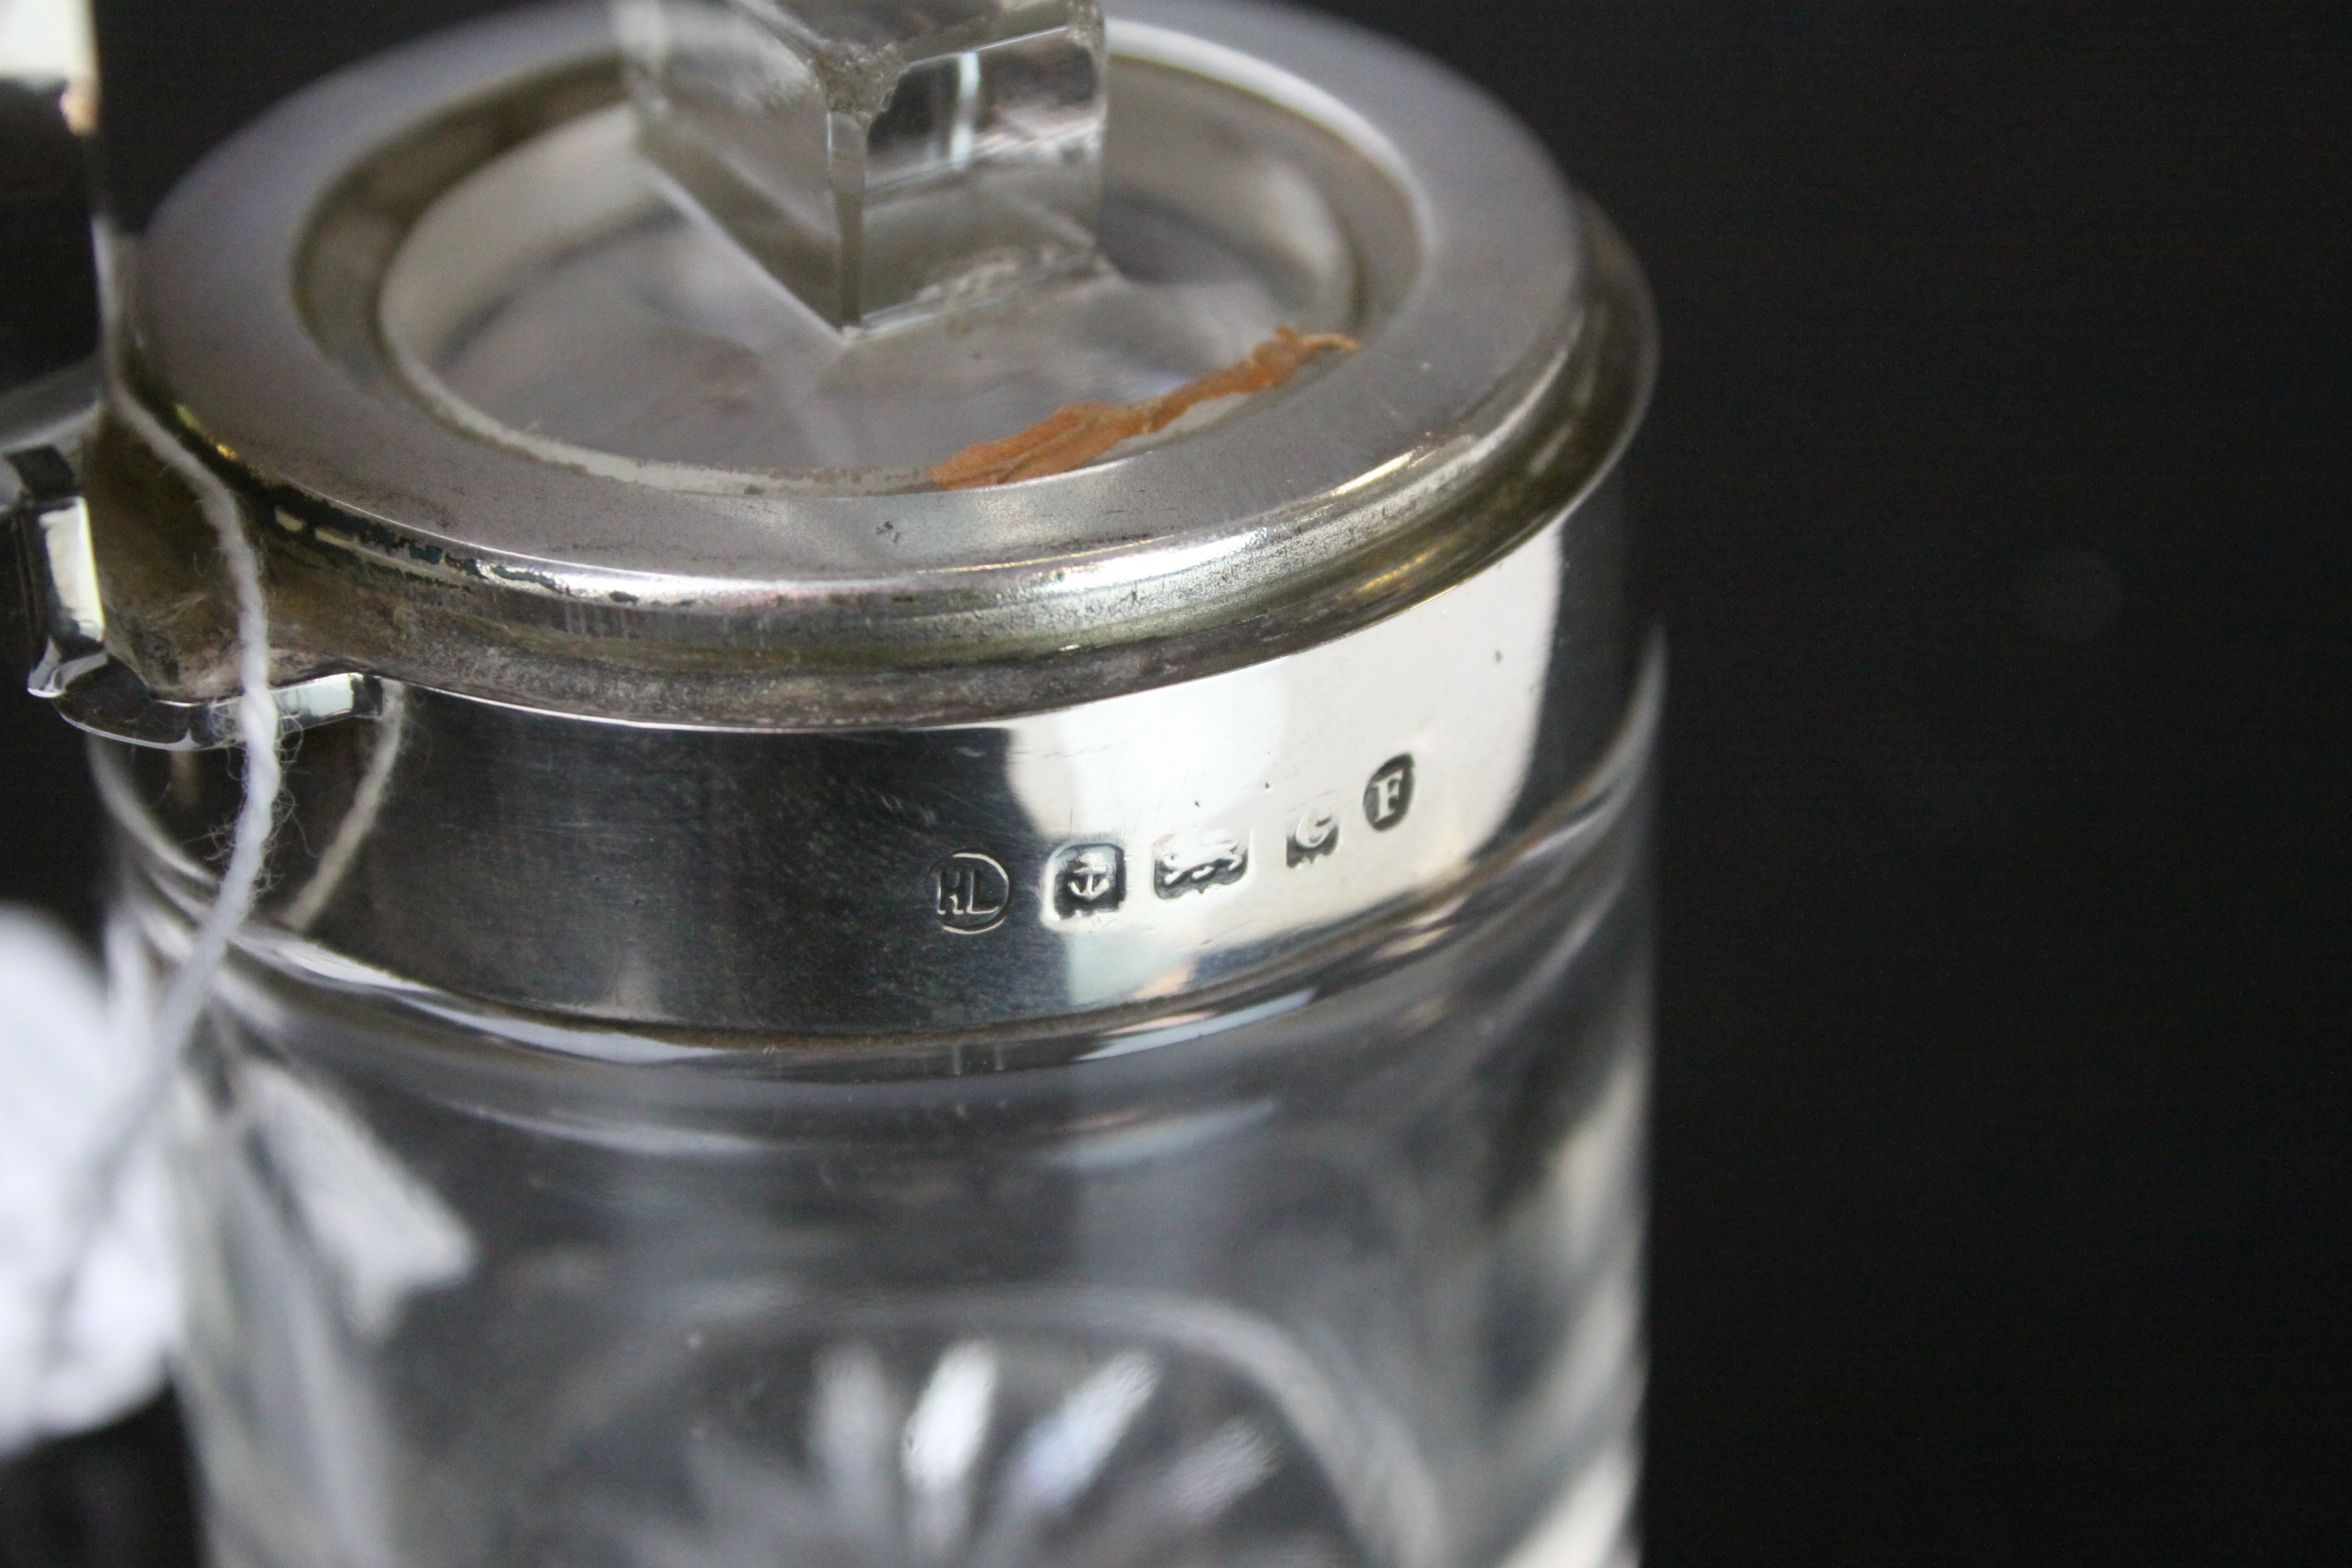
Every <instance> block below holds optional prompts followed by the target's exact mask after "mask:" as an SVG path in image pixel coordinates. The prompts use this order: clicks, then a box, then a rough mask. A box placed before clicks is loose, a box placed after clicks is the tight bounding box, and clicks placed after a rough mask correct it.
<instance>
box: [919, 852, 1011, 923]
mask: <svg viewBox="0 0 2352 1568" xmlns="http://www.w3.org/2000/svg"><path fill="white" fill-rule="evenodd" d="M931 893H932V908H933V909H934V910H935V911H936V912H937V914H938V916H939V923H940V925H942V926H943V927H945V928H946V929H948V930H950V931H953V932H955V933H957V934H958V935H961V936H976V935H978V934H979V933H980V932H982V931H993V930H995V929H996V928H997V927H998V926H1000V925H1002V924H1004V917H1005V911H1006V910H1007V909H1008V908H1009V907H1011V905H1012V901H1013V884H1012V879H1011V878H1010V877H1007V876H1006V875H1005V868H1004V867H1003V866H1001V865H999V864H997V863H996V861H994V860H992V859H991V858H989V857H988V856H986V855H982V854H978V853H975V852H973V851H970V850H967V851H965V852H963V853H962V854H957V855H950V856H948V857H947V858H946V859H945V860H942V861H941V862H940V863H939V864H938V865H936V866H934V867H932V868H931Z"/></svg>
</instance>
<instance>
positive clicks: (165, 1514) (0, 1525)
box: [0, 1399, 196, 1568]
mask: <svg viewBox="0 0 2352 1568" xmlns="http://www.w3.org/2000/svg"><path fill="white" fill-rule="evenodd" d="M195 1527H196V1525H195V1516H194V1513H193V1512H192V1511H191V1509H190V1508H189V1505H188V1480H187V1476H186V1473H185V1468H184V1465H183V1462H182V1460H181V1455H180V1429H179V1416H178V1413H177V1411H176V1410H175V1409H174V1408H173V1406H172V1403H171V1401H169V1400H168V1399H167V1400H162V1401H159V1402H157V1403H156V1404H153V1405H150V1406H149V1407H147V1408H146V1409H145V1410H142V1411H140V1412H139V1413H137V1414H136V1415H133V1416H131V1417H129V1418H127V1419H125V1420H122V1421H118V1422H116V1423H115V1424H114V1425H112V1426H110V1427H106V1428H104V1429H103V1430H100V1431H97V1432H92V1433H90V1434H88V1435H87V1436H85V1437H77V1438H74V1439H71V1440H70V1441H67V1442H62V1443H54V1444H51V1445H50V1446H49V1447H48V1448H45V1449H43V1450H42V1451H41V1452H39V1453H37V1454H35V1455H33V1456H32V1457H31V1458H29V1459H24V1460H20V1461H19V1462H17V1463H16V1464H14V1465H10V1466H7V1467H5V1468H0V1564H5V1565H7V1568H165V1565H167V1564H168V1565H174V1568H176V1565H179V1564H187V1565H189V1568H193V1565H194V1564H195V1562H196V1551H195Z"/></svg>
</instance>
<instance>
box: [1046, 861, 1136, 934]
mask: <svg viewBox="0 0 2352 1568" xmlns="http://www.w3.org/2000/svg"><path fill="white" fill-rule="evenodd" d="M1126 901H1127V857H1126V855H1125V853H1124V852H1122V851H1121V850H1120V848H1119V846H1118V845H1116V844H1080V845H1079V846H1077V847H1076V848H1075V849H1065V850H1063V851H1062V853H1061V854H1060V855H1059V856H1058V857H1057V858H1056V861H1055V866H1054V873H1053V907H1054V913H1055V914H1057V915H1060V916H1061V917H1062V918H1063V919H1065V920H1067V919H1071V918H1073V917H1076V916H1081V915H1107V914H1109V913H1110V912H1111V911H1112V910H1114V909H1117V908H1118V907H1119V906H1120V905H1121V904H1123V903H1125V902H1126Z"/></svg>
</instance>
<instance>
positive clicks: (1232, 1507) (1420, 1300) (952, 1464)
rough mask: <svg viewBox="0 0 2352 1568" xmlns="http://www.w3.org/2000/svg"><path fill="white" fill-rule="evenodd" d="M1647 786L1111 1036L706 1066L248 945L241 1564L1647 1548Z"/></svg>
mask: <svg viewBox="0 0 2352 1568" xmlns="http://www.w3.org/2000/svg"><path fill="white" fill-rule="evenodd" d="M1644 818H1645V812H1644V811H1643V810H1642V809H1641V807H1640V805H1639V803H1638V802H1637V803H1636V805H1635V808H1634V809H1632V810H1631V811H1629V812H1628V813H1626V814H1625V815H1624V816H1623V817H1622V818H1621V819H1620V820H1619V822H1618V823H1617V825H1616V826H1615V827H1613V828H1612V829H1611V830H1610V831H1609V832H1608V833H1606V834H1605V835H1604V836H1603V837H1602V838H1601V839H1600V840H1599V841H1598V843H1597V846H1596V843H1595V841H1594V840H1593V839H1592V838H1590V837H1586V838H1583V839H1582V840H1580V841H1578V842H1577V843H1576V844H1575V846H1574V848H1573V850H1568V849H1563V848H1562V847H1560V845H1559V844H1557V843H1555V844H1554V845H1553V846H1552V847H1551V848H1549V849H1544V848H1538V849H1536V850H1533V851H1531V852H1529V853H1528V854H1527V855H1525V856H1523V857H1521V860H1520V862H1519V863H1517V864H1515V865H1514V866H1512V867H1510V868H1508V869H1507V871H1506V873H1505V874H1503V875H1501V876H1499V877H1495V878H1490V879H1489V880H1488V882H1487V884H1486V885H1485V886H1484V887H1483V888H1482V889H1481V890H1479V891H1476V892H1474V893H1471V894H1467V895H1464V896H1461V897H1458V898H1456V899H1454V900H1452V901H1450V902H1449V903H1448V904H1447V905H1446V906H1445V907H1444V908H1443V909H1440V910H1437V911H1434V912H1430V911H1424V912H1423V913H1421V914H1419V915H1417V916H1415V917H1412V918H1411V919H1409V920H1400V921H1398V922H1396V923H1394V924H1392V926H1391V927H1390V928H1389V929H1388V930H1387V931H1386V932H1385V933H1377V934H1375V936H1374V937H1372V938H1369V939H1367V940H1365V941H1362V942H1358V943H1356V944H1354V945H1353V946H1352V947H1351V948H1350V949H1349V950H1348V951H1347V952H1346V953H1345V954H1342V955H1338V956H1335V957H1333V958H1332V959H1330V961H1328V962H1325V963H1323V964H1321V965H1319V966H1314V967H1310V968H1307V969H1304V970H1300V971H1296V972H1292V973H1290V974H1287V975H1284V976H1280V977H1276V978H1274V979H1270V980H1267V981H1265V982H1262V983H1260V984H1258V985H1256V986H1254V987H1252V988H1249V989H1247V990H1246V991H1242V992H1237V993H1234V994H1231V995H1227V996H1224V997H1221V998H1217V999H1214V1000H1211V1001H1207V1002H1202V1001H1197V1000H1196V1001H1193V1002H1190V1003H1187V1004H1185V1005H1184V1006H1183V1007H1182V1009H1181V1011H1179V1010H1177V1009H1174V1008H1171V1009H1170V1010H1169V1012H1168V1013H1167V1015H1166V1016H1164V1017H1161V1018H1158V1019H1153V1020H1144V1021H1143V1022H1142V1023H1141V1024H1140V1025H1139V1024H1138V1021H1137V1020H1135V1019H1132V1018H1127V1019H1122V1020H1120V1021H1119V1023H1118V1027H1117V1028H1116V1029H1108V1028H1103V1029H1097V1030H1096V1031H1095V1032H1093V1033H1091V1034H1086V1033H1079V1032H1074V1031H1073V1030H1072V1029H1070V1028H1068V1027H1065V1028H1063V1029H1062V1030H1061V1031H1060V1032H1059V1033H1053V1032H1049V1031H1045V1030H1039V1031H1035V1032H1032V1033H1026V1034H1024V1033H1022V1032H1020V1031H1014V1032H1012V1033H1009V1034H999V1035H993V1036H990V1037H987V1038H985V1039H976V1040H966V1041H959V1042H946V1043H936V1044H924V1045H921V1046H919V1047H918V1046H913V1045H910V1046H909V1047H908V1048H906V1049H904V1050H891V1049H886V1048H876V1047H873V1046H871V1045H868V1046H864V1047H861V1048H859V1049H858V1050H855V1051H851V1050H848V1049H842V1048H834V1049H826V1048H820V1047H815V1046H809V1045H806V1044H800V1045H792V1046H785V1045H776V1046H774V1047H773V1048H767V1049H762V1048H757V1047H753V1048H745V1047H744V1046H742V1045H741V1044H737V1045H735V1046H733V1047H731V1048H727V1049H712V1048H709V1047H708V1046H706V1045H693V1044H683V1043H677V1042H669V1043H665V1042H659V1041H652V1040H647V1039H643V1038H638V1037H632V1036H627V1035H622V1034H617V1033H613V1032H609V1031H592V1030H578V1029H573V1028H571V1027H569V1026H561V1027H559V1026H556V1025H553V1024H550V1023H546V1022H544V1021H525V1020H518V1019H515V1018H513V1017H509V1016H498V1015H491V1014H486V1013H483V1012H481V1011H479V1010H469V1009H468V1008H466V1007H464V1006H462V1005H461V1004H459V1003H458V1002H456V1001H455V1000H454V999H452V998H448V997H444V996H437V995H434V994H432V993H426V992H420V991H417V990H415V989H413V988H406V987H400V986H395V985H391V984H388V983H382V982H370V981H368V980H367V979H365V978H364V977H356V976H350V975H343V976H340V977H337V976H334V975H332V974H330V973H328V972H326V971H325V970H324V969H322V968H320V967H319V966H318V964H317V963H316V962H315V956H316V955H311V957H310V958H305V957H304V956H303V955H302V954H300V953H299V952H297V951H295V950H291V949H280V950H274V951H273V952H271V953H268V954H258V953H254V952H245V953H241V954H240V955H239V956H238V957H237V958H236V959H235V960H234V961H233V962H232V965H231V967H230V970H229V972H228V973H227V975H226V976H225V977H224V980H223V983H222V987H221V990H220V992H219V995H218V999H217V1001H216V1004H215V1007H214V1011H213V1013H212V1016H211V1020H210V1024H209V1028H208V1033H207V1035H206V1037H205V1039H204V1041H203V1043H202V1046H201V1048H200V1049H199V1051H198V1052H197V1054H196V1056H195V1058H194V1060H193V1061H192V1063H191V1066H190V1068H189V1071H188V1075H187V1078H186V1081H185V1083H184V1086H183V1090H184V1092H183V1093H182V1095H181V1105H180V1114H179V1128H180V1141H179V1154H178V1159H179V1174H180V1180H179V1188H180V1194H181V1199H182V1202H183V1204H184V1206H185V1210H186V1215H187V1220H188V1223H187V1225H186V1233H187V1236H188V1243H187V1247H188V1276H189V1290H188V1294H189V1300H190V1313H191V1322H190V1332H189V1338H188V1342H187V1347H186V1353H185V1358H184V1367H183V1371H182V1384H183V1391H184V1397H185V1399H186V1402H187V1405H188V1408H189V1410H190V1412H191V1415H192V1418H193V1421H194V1424H195V1430H196V1436H197V1442H198V1450H199V1460H200V1469H201V1473H202V1477H203V1484H204V1488H205V1492H206V1498H207V1502H206V1507H207V1514H208V1518H209V1529H210V1534H211V1539H212V1543H213V1549H214V1552H215V1556H216V1560H217V1561H218V1562H219V1563H220V1564H221V1565H222V1568H328V1565H334V1568H389V1565H396V1564H397V1565H433V1568H471V1565H484V1568H490V1565H496V1568H525V1565H532V1568H722V1565H724V1568H742V1565H750V1564H790V1565H792V1568H866V1565H872V1568H920V1565H957V1568H986V1565H1000V1568H1063V1565H1068V1568H1079V1565H1085V1568H1128V1565H1144V1564H1151V1565H1157V1568H1166V1565H1200V1568H1207V1565H1211V1564H1215V1565H1237V1568H1323V1565H1330V1568H1352V1565H1380V1568H1489V1565H1496V1564H1504V1563H1511V1564H1525V1565H1528V1568H1537V1565H1540V1568H1586V1565H1597V1564H1602V1563H1616V1562H1622V1561H1627V1560H1630V1557H1631V1555H1632V1546H1631V1541H1630V1529H1631V1525H1630V1510H1631V1500H1632V1492H1633V1476H1634V1455H1635V1442H1636V1423H1637V1418H1638V1413H1639V1405H1640V1386H1641V1377H1642V1357H1641V1349H1640V1329H1639V1324H1640V1308H1639V1303H1640V1279H1641V1270H1642V1191H1643V1175H1642V1171H1643V1129H1644V1100H1645V1085H1646V1081H1647V1063H1648V1034H1647V1019H1648V1009H1649V999H1648V974H1649V966H1648V951H1649V947H1648V900H1647V880H1646V875H1645V861H1644V856H1643V852H1642V850H1643V839H1644V830H1643V821H1644ZM124 909H125V913H126V915H127V916H128V917H129V918H130V919H131V920H132V921H133V922H134V923H135V924H136V926H137V927H138V929H139V930H140V931H141V932H143V933H144V941H145V945H146V947H147V949H148V950H149V951H150V952H153V953H155V954H157V955H159V956H158V958H157V961H158V962H161V961H162V958H161V956H160V955H162V954H164V953H165V952H167V951H168V950H169V949H170V948H171V947H172V946H173V945H174V942H175V940H176V936H177V934H178V933H180V932H181V931H182V930H183V929H184V928H183V927H182V925H181V923H180V922H181V917H180V915H179V914H178V913H177V912H176V911H174V910H173V909H171V908H170V907H169V906H167V905H166V904H165V903H164V902H163V901H162V900H161V899H160V898H159V897H157V896H156V895H153V894H151V893H147V892H137V891H134V892H133V893H132V894H130V895H129V896H128V898H127V900H126V903H125V905H124Z"/></svg>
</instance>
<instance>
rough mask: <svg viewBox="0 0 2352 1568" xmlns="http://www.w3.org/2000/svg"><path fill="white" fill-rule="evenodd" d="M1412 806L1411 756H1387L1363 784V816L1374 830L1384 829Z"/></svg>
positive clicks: (1390, 825) (1385, 830)
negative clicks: (1370, 779) (1378, 768)
mask: <svg viewBox="0 0 2352 1568" xmlns="http://www.w3.org/2000/svg"><path fill="white" fill-rule="evenodd" d="M1412 809H1413V759H1412V758H1411V757H1409V756H1405V757H1391V758H1389V759H1388V761H1386V762H1384V763H1382V764H1381V765H1380V770H1379V771H1378V772H1376V773H1374V774H1373V775H1372V781H1371V782H1370V783H1369V784H1366V785H1365V786H1364V820H1365V821H1367V822H1369V823H1371V824H1372V829H1373V831H1374V832H1376V833H1385V832H1387V831H1388V830H1389V829H1390V828H1393V827H1395V826H1396V825H1397V824H1398V823H1400V822H1402V821H1404V820H1405V813H1406V812H1408V811H1410V810H1412Z"/></svg>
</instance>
